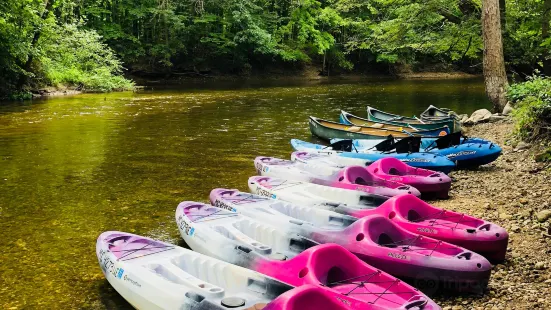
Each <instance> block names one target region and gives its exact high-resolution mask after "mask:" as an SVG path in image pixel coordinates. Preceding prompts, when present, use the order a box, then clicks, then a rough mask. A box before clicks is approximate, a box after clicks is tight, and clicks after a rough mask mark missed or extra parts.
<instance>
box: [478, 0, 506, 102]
mask: <svg viewBox="0 0 551 310" xmlns="http://www.w3.org/2000/svg"><path fill="white" fill-rule="evenodd" d="M482 39H483V40H484V59H483V66H484V83H485V84H486V95H488V98H489V99H490V102H492V104H493V106H494V111H495V112H501V111H503V108H504V107H505V104H506V103H507V98H506V97H505V92H506V89H507V86H508V85H509V84H508V82H507V75H506V73H505V62H504V60H503V44H502V42H501V23H500V15H499V0H483V1H482Z"/></svg>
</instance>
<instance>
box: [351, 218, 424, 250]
mask: <svg viewBox="0 0 551 310" xmlns="http://www.w3.org/2000/svg"><path fill="white" fill-rule="evenodd" d="M362 222H363V223H362ZM356 223H357V224H355V225H357V226H356V227H362V228H360V229H361V230H362V231H363V233H364V235H367V238H368V239H369V240H370V241H371V242H373V243H375V244H378V245H380V246H384V247H388V248H395V247H397V246H398V245H399V242H400V241H402V240H406V239H410V238H412V237H414V236H415V234H412V233H410V232H408V231H406V230H404V229H402V228H400V227H398V226H396V224H394V223H393V222H392V221H391V220H389V219H387V218H386V217H384V216H382V215H374V216H367V217H364V218H362V219H360V220H358V221H357V222H356ZM360 223H362V224H360Z"/></svg>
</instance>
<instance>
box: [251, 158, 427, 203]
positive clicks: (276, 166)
mask: <svg viewBox="0 0 551 310" xmlns="http://www.w3.org/2000/svg"><path fill="white" fill-rule="evenodd" d="M254 165H255V167H256V170H257V171H258V173H259V174H261V175H263V176H270V177H276V178H282V179H287V180H295V181H302V182H309V183H314V184H319V185H325V186H331V187H338V188H344V189H352V190H358V191H362V192H366V193H369V194H375V195H381V196H387V197H393V196H397V195H401V194H413V195H416V196H420V195H421V193H420V192H419V191H418V190H417V189H416V188H414V187H413V186H409V185H405V184H402V183H398V182H394V181H391V180H387V179H384V178H382V177H379V176H377V175H375V174H372V173H370V172H369V171H368V170H367V169H366V168H365V167H362V166H350V167H346V168H344V169H341V170H339V171H336V172H334V173H331V174H324V173H323V170H321V171H318V170H317V169H316V168H317V167H316V166H309V165H305V164H303V163H301V162H296V161H295V162H293V161H290V160H284V159H279V158H274V157H263V156H259V157H257V158H255V160H254Z"/></svg>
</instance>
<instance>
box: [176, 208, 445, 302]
mask: <svg viewBox="0 0 551 310" xmlns="http://www.w3.org/2000/svg"><path fill="white" fill-rule="evenodd" d="M176 221H177V223H178V227H179V228H180V234H181V236H182V238H183V239H184V240H185V241H186V243H187V244H188V245H189V246H190V247H191V248H192V249H193V250H195V251H198V252H200V253H204V254H207V255H211V256H213V257H216V258H219V259H223V260H225V261H227V262H229V263H232V264H236V265H239V266H243V267H246V268H249V269H252V270H255V271H258V272H260V273H263V274H265V275H267V276H270V277H273V278H275V279H278V280H280V281H283V282H285V283H289V284H291V285H293V286H302V285H308V284H311V285H316V286H318V287H320V288H323V289H324V290H325V293H326V294H327V295H328V296H332V297H334V298H338V299H339V300H340V301H341V302H343V303H345V304H347V305H349V306H350V308H352V309H389V308H394V309H415V307H420V308H421V309H439V307H438V306H437V305H436V304H435V303H434V302H433V301H432V300H430V299H429V298H428V297H426V296H425V295H424V294H422V293H420V292H419V291H418V290H417V289H415V288H413V287H411V286H409V285H408V284H406V283H404V282H402V281H400V280H398V279H396V278H394V277H393V276H391V275H389V274H387V273H385V272H383V271H380V270H378V269H376V268H374V267H372V266H370V265H368V264H366V263H365V262H363V261H361V260H360V259H358V258H357V257H356V256H354V255H353V254H352V253H350V252H349V251H347V250H346V249H344V248H343V247H341V246H339V245H336V244H323V245H318V244H317V243H316V242H313V241H311V240H309V239H307V238H304V237H302V236H300V235H297V234H295V233H292V232H288V231H285V230H284V229H282V228H281V227H277V226H272V225H270V224H266V223H262V222H259V221H256V220H254V219H252V218H248V217H246V216H244V215H241V214H239V213H236V212H233V211H230V210H228V208H218V207H214V206H211V205H206V204H203V203H198V202H182V203H180V204H179V206H178V208H177V210H176ZM190 227H191V228H190Z"/></svg>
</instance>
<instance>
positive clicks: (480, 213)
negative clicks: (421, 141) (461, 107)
mask: <svg viewBox="0 0 551 310" xmlns="http://www.w3.org/2000/svg"><path fill="white" fill-rule="evenodd" d="M512 130H513V123H512V122H511V121H509V120H506V121H501V122H498V123H486V124H479V125H476V126H473V127H469V128H467V135H468V136H473V137H480V138H484V139H489V140H491V141H493V142H496V143H497V144H499V145H500V146H502V148H503V155H502V156H501V157H500V158H499V159H498V160H496V161H495V162H494V163H492V164H490V165H487V166H483V167H481V168H479V169H478V170H472V171H469V170H467V171H456V172H453V173H452V177H453V179H454V183H453V186H452V190H451V199H449V200H444V201H438V202H435V203H434V204H435V205H436V206H438V207H440V208H444V209H451V210H455V211H459V212H464V213H467V214H472V215H475V216H477V217H482V218H484V219H487V220H490V221H492V222H494V223H496V224H498V225H501V226H503V227H504V228H505V229H507V231H508V232H509V234H510V235H509V236H510V237H509V247H508V251H507V256H506V260H505V262H504V263H503V264H498V265H496V266H494V268H493V270H492V276H491V278H490V284H489V288H488V291H487V292H485V293H484V294H483V295H482V296H462V297H457V296H453V297H452V296H436V297H435V298H434V299H435V300H436V301H437V302H438V303H439V304H440V305H441V306H442V307H443V309H446V310H449V309H453V310H458V309H532V308H542V309H549V308H551V296H550V295H549V293H550V292H551V272H550V270H551V269H550V267H551V257H550V253H551V248H550V246H551V232H550V231H549V229H550V225H549V222H548V221H547V220H543V218H541V220H543V221H542V222H540V221H538V214H539V215H540V216H542V215H543V214H544V213H545V212H542V211H543V210H549V209H551V191H550V190H549V189H550V188H551V169H550V167H549V165H545V164H542V163H537V162H536V161H535V160H534V156H535V154H537V153H538V152H539V151H540V149H539V148H538V147H537V146H534V147H529V146H528V145H519V146H517V148H513V147H512V146H511V145H508V138H509V135H510V133H511V132H512Z"/></svg>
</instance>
